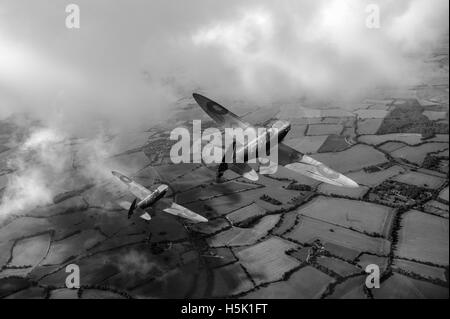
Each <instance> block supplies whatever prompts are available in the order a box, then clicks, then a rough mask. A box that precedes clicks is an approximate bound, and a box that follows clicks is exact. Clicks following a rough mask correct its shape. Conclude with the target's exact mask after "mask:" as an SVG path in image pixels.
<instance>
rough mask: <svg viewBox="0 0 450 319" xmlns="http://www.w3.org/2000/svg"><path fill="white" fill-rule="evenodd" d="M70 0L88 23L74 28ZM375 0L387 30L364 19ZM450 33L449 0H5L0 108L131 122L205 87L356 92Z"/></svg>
mask: <svg viewBox="0 0 450 319" xmlns="http://www.w3.org/2000/svg"><path fill="white" fill-rule="evenodd" d="M69 3H75V4H78V5H79V7H80V10H81V20H80V22H81V27H80V29H67V28H66V26H65V19H66V15H67V13H66V12H65V7H66V5H68V4H69ZM369 3H375V4H378V5H379V7H380V24H381V25H380V26H381V28H379V29H369V28H367V26H366V23H365V21H366V19H367V16H368V14H369V13H367V12H366V10H365V9H366V6H367V4H369ZM446 32H448V1H446V0H432V1H430V0H402V1H399V0H380V1H377V0H373V1H362V0H349V1H343V0H319V1H318V0H314V1H313V0H304V1H301V0H292V1H288V0H286V1H283V0H282V1H272V0H267V1H252V0H246V1H235V0H231V1H213V0H189V1H181V0H180V1H171V0H161V1H159V0H152V1H137V0H132V1H130V0H126V1H125V0H120V1H118V0H115V1H106V0H86V1H81V0H76V1H61V0H58V1H55V0H35V1H25V0H0V117H2V116H3V117H4V116H5V115H6V114H10V113H11V112H15V111H24V110H25V111H26V112H29V113H31V114H33V115H37V116H41V117H42V116H43V115H44V116H43V117H45V118H47V119H48V120H49V121H50V122H52V123H65V125H67V127H69V124H72V125H73V126H75V127H79V126H80V125H81V123H83V122H86V119H91V118H97V117H100V118H102V117H109V118H112V119H121V120H124V121H125V120H128V121H129V122H131V123H132V122H133V121H139V120H143V119H145V118H150V117H155V116H159V115H162V114H165V113H166V112H162V110H164V109H165V108H167V106H168V105H170V103H171V102H173V101H174V100H176V99H178V98H179V97H180V96H181V95H183V94H184V95H187V94H190V93H191V92H192V91H194V90H196V89H197V88H201V89H202V90H203V92H204V93H206V94H207V95H208V96H210V97H211V98H218V99H221V98H224V97H227V98H230V97H231V96H233V97H234V96H236V98H240V99H242V98H243V99H248V100H249V101H255V102H263V101H266V102H267V101H276V100H278V99H280V98H281V97H283V96H288V97H291V96H292V97H300V96H307V97H311V98H326V99H329V98H333V97H336V98H338V97H339V98H342V97H353V96H358V95H360V94H361V92H363V91H364V90H366V89H371V88H373V87H374V86H376V85H392V86H401V85H410V84H413V83H415V82H417V81H418V78H419V75H420V72H421V67H422V60H423V57H424V56H425V55H426V54H428V53H429V50H430V48H431V47H433V46H435V45H437V44H439V42H440V41H441V39H442V35H443V34H445V33H446ZM68 119H70V121H68ZM74 123H76V124H74Z"/></svg>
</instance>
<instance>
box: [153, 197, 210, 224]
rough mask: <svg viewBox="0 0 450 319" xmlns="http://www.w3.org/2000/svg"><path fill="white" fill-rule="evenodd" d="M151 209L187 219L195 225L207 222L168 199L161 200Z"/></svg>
mask: <svg viewBox="0 0 450 319" xmlns="http://www.w3.org/2000/svg"><path fill="white" fill-rule="evenodd" d="M153 208H155V209H158V210H161V211H163V212H166V213H169V214H171V215H175V216H179V217H182V218H186V219H189V220H191V221H193V222H197V223H205V222H207V221H208V219H206V218H205V217H203V216H201V215H199V214H196V213H194V212H193V211H191V210H189V209H187V208H186V207H183V206H181V205H178V204H177V203H174V202H173V201H172V200H170V199H166V198H163V199H161V200H159V201H158V202H157V203H155V204H154V205H153Z"/></svg>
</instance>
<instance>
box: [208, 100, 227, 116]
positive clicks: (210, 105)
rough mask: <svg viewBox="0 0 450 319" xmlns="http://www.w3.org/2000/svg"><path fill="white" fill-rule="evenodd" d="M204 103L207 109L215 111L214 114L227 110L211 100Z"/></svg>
mask: <svg viewBox="0 0 450 319" xmlns="http://www.w3.org/2000/svg"><path fill="white" fill-rule="evenodd" d="M206 105H207V106H208V109H209V110H211V111H213V112H215V113H216V114H227V113H228V111H227V110H226V109H225V108H224V107H222V106H220V105H219V104H217V103H214V102H212V101H209V102H208V103H207V104H206Z"/></svg>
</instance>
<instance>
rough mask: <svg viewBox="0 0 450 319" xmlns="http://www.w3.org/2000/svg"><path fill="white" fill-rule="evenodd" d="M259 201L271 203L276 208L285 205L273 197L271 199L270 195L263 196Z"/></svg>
mask: <svg viewBox="0 0 450 319" xmlns="http://www.w3.org/2000/svg"><path fill="white" fill-rule="evenodd" d="M259 199H261V200H263V201H266V202H268V203H270V204H272V205H275V206H280V205H282V204H283V203H282V202H280V201H279V200H276V199H275V198H272V197H270V196H269V195H266V194H264V195H262V196H261V197H260V198H259Z"/></svg>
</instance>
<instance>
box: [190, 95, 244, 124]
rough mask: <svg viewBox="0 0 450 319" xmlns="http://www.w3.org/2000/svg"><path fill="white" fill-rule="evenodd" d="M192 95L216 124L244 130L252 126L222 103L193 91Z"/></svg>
mask: <svg viewBox="0 0 450 319" xmlns="http://www.w3.org/2000/svg"><path fill="white" fill-rule="evenodd" d="M193 97H194V99H195V101H196V102H197V103H198V105H199V106H200V107H201V108H202V109H203V111H205V112H206V114H208V115H209V117H211V118H212V119H213V120H214V121H215V122H216V123H217V124H218V125H220V126H222V127H224V128H242V129H244V130H245V129H246V128H248V127H251V126H252V125H251V124H250V123H247V122H245V121H243V120H242V119H241V118H240V117H239V116H237V115H236V114H234V113H232V112H230V111H228V110H227V109H226V108H224V107H223V106H222V105H220V104H218V103H216V102H214V101H213V100H210V99H208V98H207V97H205V96H203V95H200V94H197V93H194V94H193Z"/></svg>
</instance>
